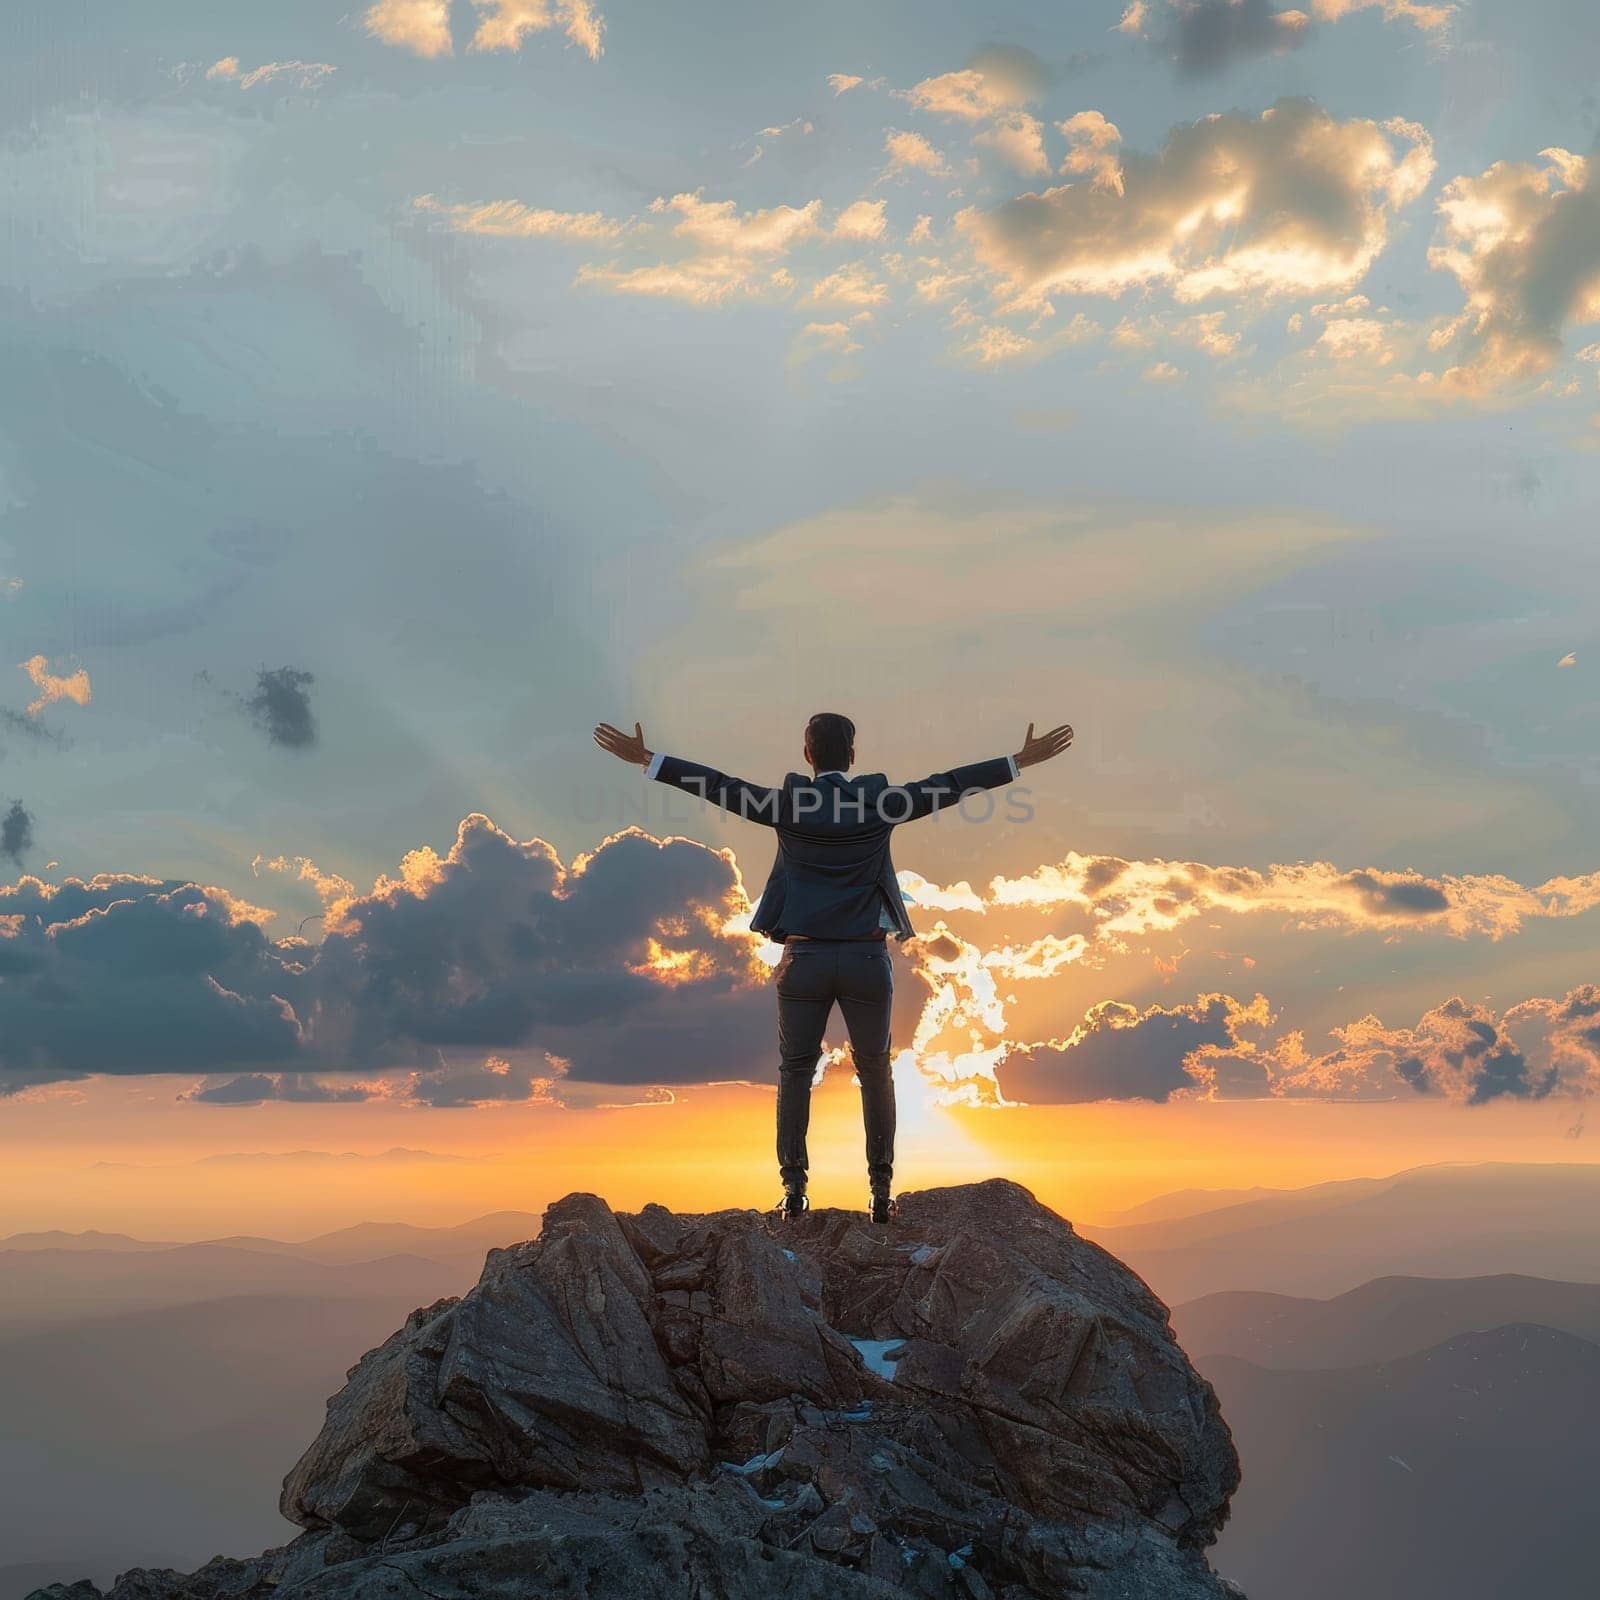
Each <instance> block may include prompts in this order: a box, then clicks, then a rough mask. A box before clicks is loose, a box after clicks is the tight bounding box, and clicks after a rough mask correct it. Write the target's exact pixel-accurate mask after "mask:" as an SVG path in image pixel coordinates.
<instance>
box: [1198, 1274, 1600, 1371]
mask: <svg viewBox="0 0 1600 1600" xmlns="http://www.w3.org/2000/svg"><path fill="white" fill-rule="evenodd" d="M1511 1322H1531V1323H1538V1324H1539V1325H1540V1326H1542V1327H1546V1328H1557V1329H1560V1330H1561V1331H1562V1332H1564V1333H1571V1334H1575V1335H1577V1337H1579V1338H1580V1339H1588V1340H1590V1341H1591V1342H1593V1343H1597V1344H1600V1284H1594V1283H1552V1282H1551V1281H1550V1280H1548V1279H1546V1278H1528V1277H1523V1276H1521V1275H1520V1274H1518V1273H1500V1274H1497V1275H1495V1276H1494V1277H1487V1278H1377V1279H1375V1280H1374V1281H1373V1282H1371V1283H1364V1284H1362V1286H1361V1287H1360V1288H1359V1289H1352V1290H1350V1291H1349V1293H1347V1294H1342V1295H1338V1296H1336V1297H1335V1298H1333V1299H1331V1300H1302V1299H1296V1298H1295V1297H1293V1296H1292V1295H1280V1294H1261V1293H1258V1292H1256V1291H1253V1290H1249V1289H1244V1290H1224V1291H1223V1292H1222V1293H1221V1294H1211V1295H1205V1296H1204V1297H1202V1298H1201V1299H1199V1300H1191V1301H1190V1302H1189V1303H1188V1304H1187V1305H1181V1306H1177V1307H1175V1308H1174V1310H1173V1313H1172V1325H1173V1328H1174V1329H1175V1330H1176V1332H1177V1335H1178V1342H1179V1343H1180V1344H1181V1345H1182V1346H1183V1347H1184V1349H1185V1350H1187V1351H1188V1352H1189V1354H1190V1355H1192V1356H1195V1357H1197V1358H1198V1357H1202V1356H1208V1355H1230V1356H1238V1357H1239V1358H1240V1359H1241V1360H1244V1361H1250V1362H1253V1363H1254V1364H1255V1365H1256V1366H1258V1367H1292V1368H1318V1367H1354V1366H1362V1365H1365V1364H1366V1363H1368V1362H1379V1361H1394V1360H1396V1359H1398V1358H1399V1357H1401V1356H1408V1355H1412V1354H1414V1353H1415V1352H1416V1351H1418V1350H1427V1349H1429V1348H1431V1347H1432V1346H1433V1345H1436V1344H1442V1343H1444V1342H1445V1341H1446V1340H1447V1339H1451V1338H1454V1337H1455V1336H1456V1335H1457V1334H1461V1333H1471V1332H1473V1331H1475V1330H1482V1329H1488V1328H1500V1327H1504V1326H1505V1325H1506V1324H1507V1323H1511Z"/></svg>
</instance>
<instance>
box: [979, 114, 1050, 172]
mask: <svg viewBox="0 0 1600 1600" xmlns="http://www.w3.org/2000/svg"><path fill="white" fill-rule="evenodd" d="M972 142H973V143H974V144H975V145H978V146H980V147H981V148H982V149H985V150H993V151H994V153H995V154H996V155H997V156H999V157H1000V158H1001V160H1003V161H1004V162H1005V163H1006V165H1007V166H1010V167H1013V168H1015V169H1016V170H1017V171H1018V172H1020V173H1022V174H1023V175H1024V176H1025V177H1038V176H1041V175H1042V174H1044V173H1047V172H1049V170H1050V157H1049V156H1048V155H1046V154H1045V148H1044V124H1043V123H1042V122H1040V121H1039V119H1038V118H1037V117H1035V116H1031V115H1029V113H1028V112H1026V111H1011V112H1007V113H1006V115H1005V116H1003V117H997V118H996V119H995V120H994V121H993V122H992V123H990V125H989V126H988V127H986V128H985V129H983V131H982V132H980V133H976V134H974V135H973V138H972Z"/></svg>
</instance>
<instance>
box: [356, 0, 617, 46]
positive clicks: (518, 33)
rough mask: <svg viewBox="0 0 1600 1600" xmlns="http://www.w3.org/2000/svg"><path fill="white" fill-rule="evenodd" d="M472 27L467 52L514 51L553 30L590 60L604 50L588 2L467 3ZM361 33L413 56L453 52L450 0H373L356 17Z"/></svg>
mask: <svg viewBox="0 0 1600 1600" xmlns="http://www.w3.org/2000/svg"><path fill="white" fill-rule="evenodd" d="M472 5H473V9H474V10H475V11H477V13H478V25H477V27H476V29H474V31H473V34H472V40H471V44H470V46H469V48H471V49H473V50H511V51H516V50H520V49H521V48H522V45H523V41H524V40H525V39H526V38H527V37H528V36H529V35H530V34H535V33H546V32H549V31H550V30H552V29H559V30H560V31H561V32H562V33H564V34H565V35H566V36H567V39H568V40H569V41H570V42H571V43H572V44H575V45H576V46H577V47H578V48H579V49H580V50H582V51H583V53H584V54H585V55H586V56H588V57H589V59H590V60H591V61H597V60H599V58H600V55H601V52H602V50H603V49H604V44H603V39H604V36H605V26H606V23H605V18H604V17H603V16H601V14H600V12H599V10H598V9H597V8H596V6H595V5H594V3H593V0H472ZM362 25H363V26H364V27H365V28H366V31H367V33H368V34H369V35H370V36H371V37H372V38H374V39H379V40H381V41H382V42H383V43H384V44H392V45H395V46H397V47H398V48H400V49H402V50H409V51H411V53H412V54H413V55H418V56H423V57H426V58H433V57H438V56H448V55H451V54H453V53H454V50H455V41H454V39H453V38H452V36H451V32H450V0H377V4H376V5H373V6H369V7H368V9H367V11H366V12H365V14H364V15H363V17H362Z"/></svg>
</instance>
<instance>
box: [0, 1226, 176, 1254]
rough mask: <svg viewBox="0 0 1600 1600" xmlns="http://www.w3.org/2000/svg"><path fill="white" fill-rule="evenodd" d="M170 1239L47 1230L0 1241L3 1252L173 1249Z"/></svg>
mask: <svg viewBox="0 0 1600 1600" xmlns="http://www.w3.org/2000/svg"><path fill="white" fill-rule="evenodd" d="M176 1248H177V1241H176V1240H173V1239H135V1238H134V1237H133V1236H132V1235H131V1234H126V1233H101V1232H100V1230H99V1229H98V1228H86V1229H84V1231H83V1232H82V1233H67V1232H65V1231H63V1230H62V1229H60V1228H48V1229H46V1230H45V1231H44V1232H42V1233H13V1234H11V1235H10V1236H9V1237H7V1238H3V1239H0V1251H3V1250H174V1249H176Z"/></svg>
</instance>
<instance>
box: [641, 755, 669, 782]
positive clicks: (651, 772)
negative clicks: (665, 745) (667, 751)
mask: <svg viewBox="0 0 1600 1600" xmlns="http://www.w3.org/2000/svg"><path fill="white" fill-rule="evenodd" d="M665 760H666V756H665V755H664V754H663V753H662V752H661V751H660V750H657V751H656V753H655V754H654V755H653V756H651V757H650V761H649V764H648V765H647V766H646V767H645V769H644V775H645V777H647V778H653V777H655V775H656V774H657V773H658V772H660V770H661V763H662V762H663V761H665Z"/></svg>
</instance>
